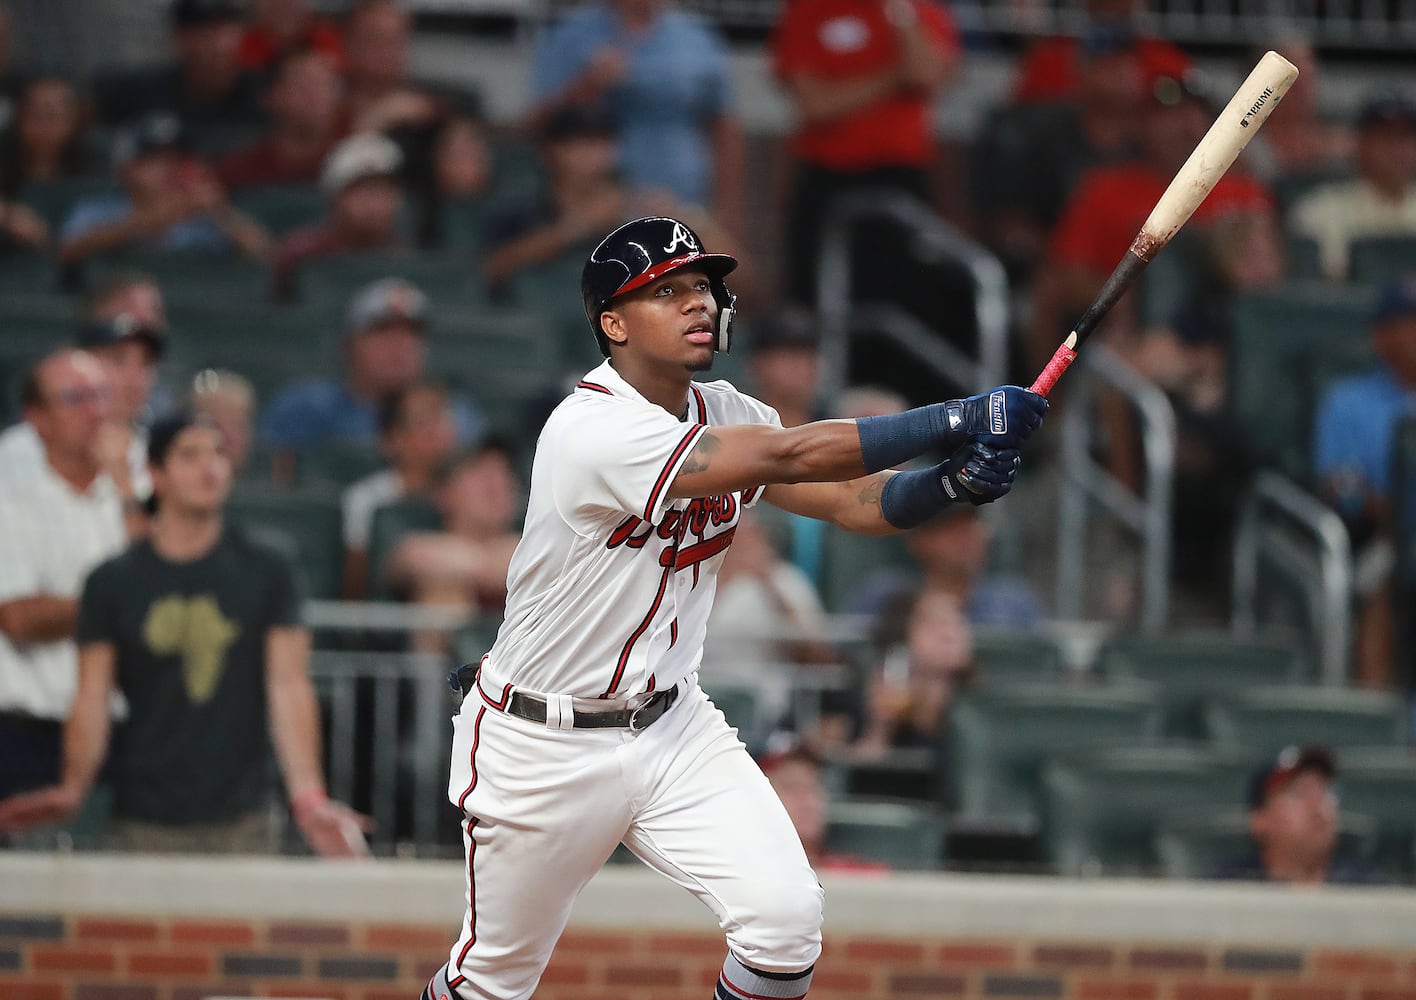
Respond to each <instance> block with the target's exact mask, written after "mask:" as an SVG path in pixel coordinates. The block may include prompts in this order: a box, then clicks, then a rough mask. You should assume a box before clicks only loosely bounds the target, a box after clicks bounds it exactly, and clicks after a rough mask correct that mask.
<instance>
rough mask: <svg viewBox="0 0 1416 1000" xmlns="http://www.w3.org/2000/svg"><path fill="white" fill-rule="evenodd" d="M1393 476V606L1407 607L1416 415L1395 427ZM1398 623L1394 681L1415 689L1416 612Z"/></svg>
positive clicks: (1415, 513) (1415, 532)
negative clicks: (1394, 557)
mask: <svg viewBox="0 0 1416 1000" xmlns="http://www.w3.org/2000/svg"><path fill="white" fill-rule="evenodd" d="M1391 478H1392V484H1393V485H1392V494H1391V498H1390V502H1391V510H1392V521H1393V524H1392V535H1393V538H1394V540H1395V542H1394V544H1395V549H1396V565H1395V567H1394V569H1393V571H1392V592H1393V600H1394V601H1395V604H1394V607H1396V608H1401V609H1407V608H1410V607H1412V606H1413V603H1414V602H1416V417H1413V416H1409V417H1406V418H1405V419H1404V420H1402V421H1401V423H1400V424H1399V425H1398V426H1397V428H1396V435H1395V440H1394V441H1393V442H1392V456H1391ZM1395 626H1396V628H1395V633H1396V634H1395V638H1394V653H1393V659H1394V661H1395V663H1394V667H1395V681H1396V684H1397V686H1398V687H1405V688H1406V689H1407V690H1416V615H1411V614H1409V613H1402V614H1397V615H1396V616H1395Z"/></svg>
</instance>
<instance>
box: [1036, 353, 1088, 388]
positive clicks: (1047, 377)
mask: <svg viewBox="0 0 1416 1000" xmlns="http://www.w3.org/2000/svg"><path fill="white" fill-rule="evenodd" d="M1076 360H1077V352H1076V351H1074V350H1072V349H1071V348H1070V347H1068V346H1067V345H1066V344H1059V345H1058V347H1057V350H1056V352H1055V353H1054V354H1053V355H1052V360H1051V361H1049V362H1048V363H1047V367H1046V368H1044V369H1043V370H1042V374H1041V375H1039V376H1038V377H1037V380H1036V381H1034V382H1033V384H1032V391H1033V392H1035V393H1037V394H1038V395H1039V396H1046V395H1047V394H1048V393H1050V392H1051V391H1052V387H1053V386H1054V385H1056V384H1057V380H1058V379H1059V378H1061V377H1062V373H1063V372H1065V371H1066V370H1067V369H1068V368H1070V367H1071V366H1072V362H1073V361H1076Z"/></svg>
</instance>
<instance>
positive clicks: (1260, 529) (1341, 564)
mask: <svg viewBox="0 0 1416 1000" xmlns="http://www.w3.org/2000/svg"><path fill="white" fill-rule="evenodd" d="M1274 513H1276V514H1279V515H1281V520H1278V519H1275V518H1272V517H1266V515H1270V514H1274ZM1284 528H1287V529H1289V530H1283V529H1284ZM1292 528H1297V529H1299V532H1300V533H1301V534H1302V535H1304V536H1306V538H1307V540H1308V541H1309V542H1310V543H1311V547H1309V548H1307V549H1306V550H1305V549H1304V548H1303V547H1302V546H1301V545H1300V544H1299V542H1298V541H1297V539H1295V538H1294V534H1293V532H1292V530H1291V529H1292ZM1264 559H1267V560H1268V561H1269V562H1270V563H1271V564H1272V565H1274V566H1275V567H1277V568H1279V569H1280V570H1282V571H1284V573H1285V575H1286V576H1288V577H1290V578H1291V579H1292V580H1293V582H1294V583H1296V584H1297V585H1298V586H1299V587H1300V588H1301V589H1302V590H1303V591H1304V593H1305V594H1306V595H1307V598H1308V602H1309V605H1310V607H1311V609H1312V613H1311V614H1310V616H1309V617H1310V619H1311V620H1312V622H1313V628H1314V630H1315V631H1316V632H1317V633H1318V635H1317V639H1318V657H1319V668H1320V672H1321V676H1322V682H1323V683H1324V684H1329V685H1333V686H1337V685H1341V684H1344V683H1346V681H1347V675H1348V659H1349V648H1350V642H1351V632H1352V609H1351V601H1352V542H1351V540H1350V538H1349V537H1348V534H1347V526H1346V525H1345V524H1343V523H1342V518H1341V517H1339V516H1338V515H1337V513H1336V512H1335V511H1333V510H1332V509H1331V508H1329V507H1328V506H1326V505H1325V504H1324V503H1323V502H1322V501H1320V500H1319V499H1318V498H1317V497H1315V496H1313V495H1312V494H1311V493H1308V492H1307V491H1306V490H1304V489H1303V488H1302V487H1301V486H1299V485H1298V484H1297V483H1295V482H1293V481H1292V480H1290V479H1288V478H1286V477H1285V476H1283V475H1281V474H1279V473H1277V472H1273V471H1270V470H1264V471H1263V472H1260V473H1259V474H1258V476H1257V477H1255V479H1254V484H1253V486H1252V487H1251V488H1250V490H1249V493H1248V495H1247V496H1246V497H1245V499H1244V504H1243V506H1242V508H1241V510H1240V514H1239V525H1238V530H1237V533H1236V535H1235V540H1234V588H1233V590H1234V593H1233V615H1232V628H1233V630H1234V632H1235V634H1236V635H1240V636H1249V635H1253V634H1254V632H1255V631H1257V628H1258V620H1257V619H1258V597H1259V564H1260V562H1261V561H1262V560H1264Z"/></svg>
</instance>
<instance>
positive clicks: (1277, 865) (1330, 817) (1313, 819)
mask: <svg viewBox="0 0 1416 1000" xmlns="http://www.w3.org/2000/svg"><path fill="white" fill-rule="evenodd" d="M1336 777H1337V761H1336V759H1335V758H1334V756H1333V753H1332V751H1331V750H1329V749H1328V748H1327V747H1324V746H1302V747H1298V746H1290V747H1285V748H1284V749H1282V750H1281V751H1279V753H1278V754H1277V755H1276V756H1275V757H1273V758H1271V759H1269V760H1266V761H1264V762H1263V763H1262V764H1261V765H1259V767H1258V768H1257V769H1255V771H1254V772H1253V774H1252V775H1250V777H1249V787H1248V794H1247V796H1246V799H1247V804H1248V807H1249V836H1250V837H1251V838H1252V839H1253V842H1254V848H1255V850H1254V853H1253V854H1252V855H1251V856H1250V857H1248V858H1244V859H1240V860H1236V861H1234V862H1231V863H1229V864H1227V865H1224V866H1223V867H1222V868H1220V870H1219V871H1217V872H1216V873H1215V875H1216V877H1217V878H1229V879H1249V880H1254V881H1260V882H1288V883H1291V884H1294V885H1323V884H1339V885H1370V884H1373V883H1377V882H1382V881H1384V880H1383V879H1382V877H1381V875H1380V874H1379V873H1378V872H1377V871H1376V870H1375V869H1373V868H1372V867H1371V866H1369V865H1367V864H1365V863H1363V862H1361V861H1357V860H1354V859H1350V858H1343V857H1341V856H1340V855H1339V853H1338V843H1337V840H1338V798H1337V792H1336V790H1335V789H1334V788H1333V780H1334V779H1335V778H1336Z"/></svg>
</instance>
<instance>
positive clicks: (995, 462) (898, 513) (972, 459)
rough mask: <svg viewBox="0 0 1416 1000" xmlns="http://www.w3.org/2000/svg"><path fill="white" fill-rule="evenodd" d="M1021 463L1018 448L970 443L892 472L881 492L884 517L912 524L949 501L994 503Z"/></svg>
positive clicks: (897, 523) (1009, 486)
mask: <svg viewBox="0 0 1416 1000" xmlns="http://www.w3.org/2000/svg"><path fill="white" fill-rule="evenodd" d="M1021 464H1022V459H1021V458H1020V457H1019V456H1018V452H1017V450H1016V449H1011V448H1008V449H1003V450H1001V451H1000V450H998V449H995V448H990V447H989V446H988V445H986V444H979V443H978V442H976V441H975V442H970V443H969V444H966V445H964V446H963V447H962V448H959V449H958V450H957V451H955V452H954V454H953V455H952V456H951V457H950V458H949V460H948V461H947V462H941V463H940V464H939V465H936V466H934V467H933V468H929V469H916V470H914V471H912V472H899V473H896V474H895V475H893V476H891V477H890V479H889V480H888V481H887V482H886V483H885V488H884V489H883V490H882V491H881V493H880V516H881V517H883V518H884V519H885V521H886V522H887V523H888V524H892V525H894V526H895V527H896V528H901V529H904V528H913V527H914V526H915V525H917V524H923V523H924V522H925V521H927V520H929V519H930V518H931V517H933V516H934V515H935V514H938V513H939V512H940V511H941V510H943V509H944V508H945V507H948V506H949V505H950V504H956V503H971V504H973V505H974V506H975V507H977V506H979V505H981V504H986V503H992V502H993V501H994V500H997V499H998V498H999V497H1002V496H1006V495H1007V493H1008V491H1009V490H1011V489H1012V488H1013V480H1014V478H1015V477H1016V476H1017V474H1018V466H1019V465H1021Z"/></svg>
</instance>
